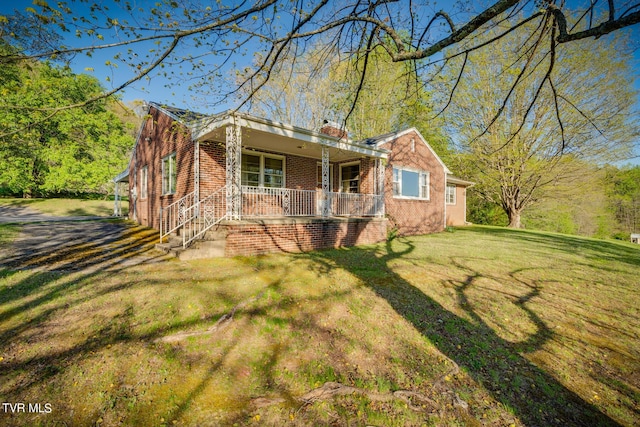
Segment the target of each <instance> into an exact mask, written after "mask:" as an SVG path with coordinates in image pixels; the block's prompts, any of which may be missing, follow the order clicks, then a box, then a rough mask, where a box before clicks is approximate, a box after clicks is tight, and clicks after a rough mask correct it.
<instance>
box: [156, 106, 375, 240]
mask: <svg viewBox="0 0 640 427" xmlns="http://www.w3.org/2000/svg"><path fill="white" fill-rule="evenodd" d="M325 127H330V129H324V128H323V129H321V131H319V132H317V131H310V130H307V129H302V128H297V127H294V126H290V125H285V124H282V123H278V122H272V121H269V120H266V119H259V118H255V117H252V116H248V115H244V114H238V113H235V114H229V115H226V116H218V117H217V118H216V119H214V120H212V119H208V120H203V121H201V122H200V123H198V124H196V125H195V126H194V127H193V128H192V135H193V140H194V145H195V148H194V149H195V152H196V153H197V156H196V162H195V164H194V170H195V173H194V184H195V185H194V189H195V190H194V192H193V193H192V194H190V195H187V196H186V197H185V198H183V199H184V200H183V199H181V200H179V201H177V202H175V203H174V204H172V205H171V206H168V207H166V208H164V209H163V210H162V212H161V228H162V229H163V230H161V235H163V234H166V233H169V232H171V231H172V230H171V229H172V228H173V229H175V228H177V227H180V226H183V227H185V228H187V229H188V232H187V233H185V234H187V235H190V236H191V235H192V236H194V237H189V238H188V239H187V240H189V239H191V240H193V239H194V238H197V237H196V236H201V235H202V234H203V233H204V232H205V231H206V229H209V228H211V227H212V226H213V225H215V224H218V223H220V222H222V221H225V223H228V222H229V221H243V220H255V219H270V220H277V219H278V218H283V219H285V218H292V217H298V218H319V219H324V220H329V219H331V218H382V217H384V213H385V209H384V173H385V172H384V171H385V163H386V158H387V152H386V151H385V150H381V149H378V148H375V147H370V146H366V145H363V144H357V143H353V142H351V141H349V140H348V139H347V138H346V137H339V136H332V135H330V134H327V132H326V130H329V131H331V130H333V131H336V130H337V131H339V129H336V128H335V127H333V126H332V124H328V125H325ZM344 136H346V135H344ZM191 228H195V229H193V230H191ZM187 240H185V245H187V244H188V243H189V242H188V241H187Z"/></svg>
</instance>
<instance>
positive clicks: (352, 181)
mask: <svg viewBox="0 0 640 427" xmlns="http://www.w3.org/2000/svg"><path fill="white" fill-rule="evenodd" d="M340 183H341V189H342V192H344V193H359V192H360V163H356V164H350V165H343V166H341V167H340Z"/></svg>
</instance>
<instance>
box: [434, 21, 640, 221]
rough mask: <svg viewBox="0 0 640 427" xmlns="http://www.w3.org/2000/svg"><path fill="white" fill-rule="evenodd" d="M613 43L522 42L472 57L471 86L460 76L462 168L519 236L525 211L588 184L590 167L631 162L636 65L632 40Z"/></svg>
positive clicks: (455, 117) (457, 124) (509, 41)
mask: <svg viewBox="0 0 640 427" xmlns="http://www.w3.org/2000/svg"><path fill="white" fill-rule="evenodd" d="M532 31H533V32H532V34H533V35H535V34H536V32H535V29H534V30H532ZM610 42H611V46H613V47H611V46H606V47H605V46H604V45H594V44H591V43H580V42H578V43H575V44H572V45H570V46H569V45H565V46H563V48H562V49H558V50H556V51H550V50H541V49H539V48H538V46H537V44H536V39H535V37H534V36H529V37H522V36H519V35H518V34H515V33H514V34H512V35H510V36H509V37H504V38H502V39H500V40H499V41H497V42H495V44H494V47H495V50H494V51H492V52H491V53H489V52H487V51H483V52H481V51H475V52H473V53H472V54H470V55H469V56H468V57H467V58H466V59H465V62H466V63H465V66H464V68H465V78H464V79H458V78H457V75H452V76H451V81H452V82H453V84H456V83H457V87H456V90H455V94H454V96H453V98H452V100H451V104H450V106H449V108H448V109H447V111H446V117H447V123H448V125H449V126H450V131H451V132H452V134H453V135H455V136H456V139H457V141H458V143H459V149H460V150H462V151H463V152H464V153H465V155H464V156H461V157H460V159H461V160H463V161H465V164H464V165H461V166H460V167H461V168H463V169H464V170H466V171H467V173H468V175H467V176H468V177H469V178H470V179H471V180H473V181H475V182H476V183H477V185H476V186H475V187H474V189H473V191H474V192H476V193H477V194H479V195H481V196H482V197H483V198H484V199H485V200H486V201H487V202H489V203H493V204H498V205H500V206H501V207H502V209H503V210H504V212H505V214H506V215H507V217H508V220H509V226H510V227H521V226H522V222H521V216H522V214H523V212H524V211H525V210H526V209H528V208H529V207H531V206H532V205H534V204H536V203H538V202H539V201H540V200H544V199H550V198H553V197H554V192H557V191H558V189H559V188H563V187H564V188H569V187H571V186H577V185H579V183H580V182H584V179H583V178H582V177H583V174H584V172H585V165H586V164H603V163H605V162H607V161H613V160H616V159H620V158H625V156H628V153H629V152H630V149H631V147H632V143H633V141H634V140H635V139H636V138H637V137H638V135H639V130H638V125H637V124H635V123H634V120H633V117H634V113H633V105H634V103H635V100H636V95H637V93H636V91H635V90H634V89H633V86H632V84H631V82H630V81H629V80H628V79H627V78H626V76H627V75H629V73H631V69H630V64H629V61H628V59H627V57H625V56H624V55H623V54H617V53H616V52H623V51H624V49H623V48H624V42H625V41H624V40H623V39H622V38H620V37H616V38H612V39H611V40H610ZM522 49H525V52H527V53H526V54H524V55H523V54H522V53H521V52H522ZM532 99H535V100H536V102H533V103H532V101H531V100H532ZM558 194H559V193H558ZM565 201H566V200H565Z"/></svg>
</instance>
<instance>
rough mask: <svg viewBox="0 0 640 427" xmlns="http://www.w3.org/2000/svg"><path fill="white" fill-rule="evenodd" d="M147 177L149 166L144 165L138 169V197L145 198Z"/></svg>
mask: <svg viewBox="0 0 640 427" xmlns="http://www.w3.org/2000/svg"><path fill="white" fill-rule="evenodd" d="M148 179H149V167H148V166H144V167H143V168H142V169H140V198H141V199H146V198H147V195H148V194H147V191H148V190H147V189H148Z"/></svg>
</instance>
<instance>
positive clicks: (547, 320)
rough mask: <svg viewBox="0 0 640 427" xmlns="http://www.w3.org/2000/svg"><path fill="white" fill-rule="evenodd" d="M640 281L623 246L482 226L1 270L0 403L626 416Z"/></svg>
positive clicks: (88, 418) (502, 417)
mask: <svg viewBox="0 0 640 427" xmlns="http://www.w3.org/2000/svg"><path fill="white" fill-rule="evenodd" d="M639 270H640V248H638V247H634V246H633V245H631V244H627V243H624V242H613V241H602V240H595V239H585V238H580V237H575V236H565V235H556V234H550V233H537V232H530V231H514V230H508V229H502V228H489V227H472V228H467V229H458V230H455V232H453V233H440V234H434V235H427V236H417V237H411V238H397V239H394V240H393V241H391V242H387V243H381V244H379V245H375V246H368V247H358V248H349V249H339V250H327V251H317V252H313V253H308V254H290V255H269V256H260V257H246V258H234V259H214V260H201V261H191V262H180V261H177V260H176V261H168V262H164V263H162V264H154V265H148V266H138V267H129V268H125V267H123V268H122V269H120V270H117V271H109V272H94V273H71V274H67V273H60V272H47V271H41V270H24V271H16V270H6V269H5V270H0V398H1V399H2V401H3V402H11V403H17V402H26V403H32V404H35V403H40V404H41V405H44V404H46V403H48V404H50V407H51V411H50V413H11V412H10V411H9V412H7V411H4V412H0V424H3V425H74V426H89V425H108V426H110V425H121V424H123V425H140V426H152V425H156V426H161V425H168V426H172V425H186V426H203V425H234V424H237V425H274V426H275V425H277V426H280V425H388V426H394V425H397V426H407V425H416V426H419V425H438V426H440V425H460V426H469V425H504V426H509V425H515V426H521V425H558V426H560V425H562V426H565V425H627V426H632V425H637V423H638V420H639V419H640V418H639V414H640V406H639V405H640V298H639V297H638V271H639ZM334 383H337V384H339V385H336V384H334ZM330 387H345V389H343V390H347V392H345V393H344V394H340V393H336V394H335V395H331V394H330V393H329V392H328V390H330ZM346 387H350V388H349V389H346ZM314 391H315V392H314ZM325 391H326V393H325Z"/></svg>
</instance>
